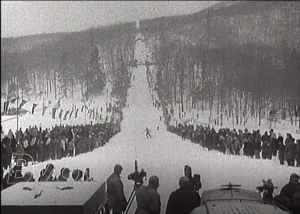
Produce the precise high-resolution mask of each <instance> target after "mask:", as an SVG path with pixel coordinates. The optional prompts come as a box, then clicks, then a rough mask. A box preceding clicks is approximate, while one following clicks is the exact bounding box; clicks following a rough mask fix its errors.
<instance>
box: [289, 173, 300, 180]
mask: <svg viewBox="0 0 300 214" xmlns="http://www.w3.org/2000/svg"><path fill="white" fill-rule="evenodd" d="M292 178H297V179H299V175H297V174H296V173H292V174H291V176H290V179H292Z"/></svg>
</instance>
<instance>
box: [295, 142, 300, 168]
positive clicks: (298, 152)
mask: <svg viewBox="0 0 300 214" xmlns="http://www.w3.org/2000/svg"><path fill="white" fill-rule="evenodd" d="M296 143H297V144H296V151H295V159H296V162H297V164H296V166H297V167H300V139H298V140H297V141H296Z"/></svg>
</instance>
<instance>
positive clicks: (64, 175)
mask: <svg viewBox="0 0 300 214" xmlns="http://www.w3.org/2000/svg"><path fill="white" fill-rule="evenodd" d="M69 177H70V170H69V169H68V168H66V167H63V168H61V170H60V175H59V176H58V178H57V180H58V181H68V178H69Z"/></svg>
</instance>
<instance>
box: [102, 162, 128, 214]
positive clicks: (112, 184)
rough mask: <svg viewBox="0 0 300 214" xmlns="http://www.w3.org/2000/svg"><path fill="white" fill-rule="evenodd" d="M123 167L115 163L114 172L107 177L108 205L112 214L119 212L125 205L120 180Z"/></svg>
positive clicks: (119, 213)
mask: <svg viewBox="0 0 300 214" xmlns="http://www.w3.org/2000/svg"><path fill="white" fill-rule="evenodd" d="M122 170H123V168H122V166H121V165H119V164H116V165H115V167H114V172H113V173H112V174H111V175H110V176H109V177H108V178H107V181H106V183H107V194H108V205H109V206H110V208H111V209H112V210H113V214H121V213H122V212H123V211H124V210H125V209H126V205H127V200H126V198H125V195H124V187H123V182H122V181H121V176H120V175H121V172H122Z"/></svg>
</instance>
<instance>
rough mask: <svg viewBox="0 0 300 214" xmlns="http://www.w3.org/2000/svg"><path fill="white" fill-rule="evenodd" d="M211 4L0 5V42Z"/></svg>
mask: <svg viewBox="0 0 300 214" xmlns="http://www.w3.org/2000/svg"><path fill="white" fill-rule="evenodd" d="M214 3H216V2H211V1H1V38H2V37H11V36H13V37H17V36H24V35H29V34H40V33H53V32H66V31H80V30H82V29H87V28H89V27H92V26H99V25H108V24H112V23H116V22H124V21H126V22H127V21H136V20H139V19H145V18H154V17H160V16H172V15H181V14H189V13H194V12H198V11H200V10H201V9H203V8H205V7H208V6H209V5H212V4H214Z"/></svg>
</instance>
